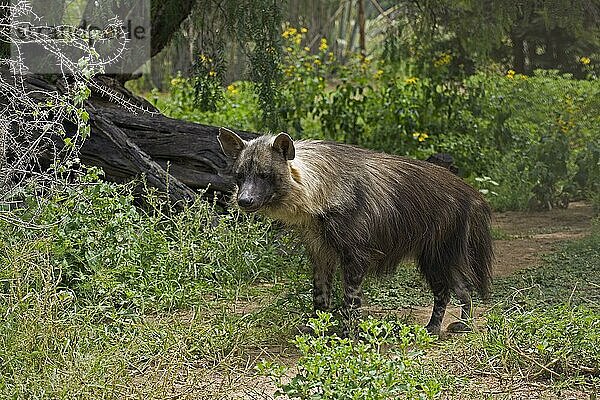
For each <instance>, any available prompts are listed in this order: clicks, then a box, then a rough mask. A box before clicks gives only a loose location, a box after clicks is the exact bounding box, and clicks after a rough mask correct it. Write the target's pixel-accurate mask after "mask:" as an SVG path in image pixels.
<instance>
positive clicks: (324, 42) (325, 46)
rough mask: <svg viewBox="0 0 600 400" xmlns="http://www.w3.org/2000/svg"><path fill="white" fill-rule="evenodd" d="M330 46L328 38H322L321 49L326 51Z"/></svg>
mask: <svg viewBox="0 0 600 400" xmlns="http://www.w3.org/2000/svg"><path fill="white" fill-rule="evenodd" d="M328 48H329V46H327V39H325V38H321V45H320V46H319V51H325V50H327V49H328Z"/></svg>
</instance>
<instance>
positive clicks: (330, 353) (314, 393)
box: [259, 313, 447, 400]
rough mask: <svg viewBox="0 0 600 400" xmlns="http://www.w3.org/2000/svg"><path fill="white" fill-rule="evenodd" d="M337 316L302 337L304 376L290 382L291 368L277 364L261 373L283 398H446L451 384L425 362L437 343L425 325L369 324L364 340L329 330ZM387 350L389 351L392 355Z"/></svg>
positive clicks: (322, 318) (319, 321) (324, 317)
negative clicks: (426, 353) (446, 386)
mask: <svg viewBox="0 0 600 400" xmlns="http://www.w3.org/2000/svg"><path fill="white" fill-rule="evenodd" d="M331 318H332V317H331V314H327V313H319V315H318V318H316V319H311V320H310V322H309V326H310V327H311V328H312V329H313V330H314V335H302V336H297V337H296V339H295V340H294V344H295V345H296V347H297V348H298V350H299V351H300V354H301V356H300V359H299V360H298V363H297V369H298V372H297V373H295V375H294V376H292V377H291V380H289V382H286V378H285V374H286V372H287V369H286V368H285V367H281V366H279V365H276V364H273V363H271V362H263V363H261V364H259V370H260V371H261V372H262V373H263V374H267V375H269V376H271V377H272V378H274V379H275V380H276V382H277V384H278V387H279V391H278V392H277V395H280V396H281V395H285V396H288V397H289V398H292V399H311V400H318V399H357V400H358V399H360V400H375V399H381V400H383V399H392V398H407V399H424V398H435V397H437V396H439V394H440V393H441V391H442V389H443V387H444V384H445V381H444V379H447V378H444V377H441V376H438V375H436V374H435V373H432V371H427V370H426V369H425V367H424V364H423V362H422V360H421V358H422V356H423V349H424V348H426V347H427V346H428V345H430V344H431V342H432V340H433V339H432V338H431V337H430V336H429V335H428V334H427V332H426V331H425V329H424V328H422V327H420V326H407V325H400V324H395V323H393V322H386V321H377V320H374V319H371V318H369V319H366V320H364V321H362V322H360V323H359V325H358V328H359V330H360V338H359V340H358V341H353V340H351V339H341V338H339V337H338V336H336V335H330V334H329V333H328V331H329V330H330V328H332V326H333V325H334V321H332V319H331ZM386 349H387V350H386Z"/></svg>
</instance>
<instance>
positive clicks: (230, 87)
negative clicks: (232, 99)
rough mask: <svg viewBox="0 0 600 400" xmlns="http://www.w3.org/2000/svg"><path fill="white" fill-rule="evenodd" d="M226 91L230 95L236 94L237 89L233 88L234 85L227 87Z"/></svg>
mask: <svg viewBox="0 0 600 400" xmlns="http://www.w3.org/2000/svg"><path fill="white" fill-rule="evenodd" d="M227 91H228V92H229V93H231V94H236V93H237V92H238V89H237V88H236V87H235V85H234V84H231V85H229V86H227Z"/></svg>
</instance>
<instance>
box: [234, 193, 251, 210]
mask: <svg viewBox="0 0 600 400" xmlns="http://www.w3.org/2000/svg"><path fill="white" fill-rule="evenodd" d="M237 202H238V205H239V206H240V207H242V208H250V207H252V206H253V205H254V198H252V196H248V195H242V196H240V197H238V201H237Z"/></svg>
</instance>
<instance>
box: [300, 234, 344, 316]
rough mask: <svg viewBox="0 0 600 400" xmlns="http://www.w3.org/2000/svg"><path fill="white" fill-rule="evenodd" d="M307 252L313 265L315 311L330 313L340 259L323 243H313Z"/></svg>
mask: <svg viewBox="0 0 600 400" xmlns="http://www.w3.org/2000/svg"><path fill="white" fill-rule="evenodd" d="M307 250H308V253H309V256H310V259H311V262H312V265H313V309H314V311H317V310H320V311H328V310H330V309H331V297H332V289H333V278H334V275H335V270H336V269H337V266H338V264H339V257H338V255H337V253H336V251H335V250H334V249H332V248H331V247H329V246H327V245H325V244H323V243H311V245H309V246H307Z"/></svg>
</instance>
